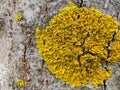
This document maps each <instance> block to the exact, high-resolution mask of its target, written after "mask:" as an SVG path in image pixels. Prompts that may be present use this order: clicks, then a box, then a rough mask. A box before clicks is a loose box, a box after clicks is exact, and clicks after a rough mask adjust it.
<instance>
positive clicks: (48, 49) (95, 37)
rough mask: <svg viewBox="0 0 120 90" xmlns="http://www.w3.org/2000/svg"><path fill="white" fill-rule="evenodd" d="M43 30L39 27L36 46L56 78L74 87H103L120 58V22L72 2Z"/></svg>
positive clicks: (94, 9)
mask: <svg viewBox="0 0 120 90" xmlns="http://www.w3.org/2000/svg"><path fill="white" fill-rule="evenodd" d="M68 4H69V6H68V7H65V8H63V9H61V10H60V12H59V13H58V14H57V15H56V16H54V17H53V18H52V19H51V21H50V23H49V25H48V26H47V27H45V28H44V29H43V30H40V29H39V27H36V43H37V45H36V47H37V48H38V50H39V53H40V56H42V57H43V58H44V61H45V62H46V63H47V65H48V69H49V70H50V71H51V73H53V74H54V75H55V76H56V78H59V79H61V80H63V81H64V82H65V83H66V84H71V85H72V86H74V87H79V86H84V85H86V84H88V83H90V82H92V84H93V86H97V85H99V84H102V83H103V81H104V80H107V79H108V78H109V77H110V76H111V74H112V72H111V69H110V67H109V63H114V62H116V61H118V60H119V59H120V31H119V30H118V22H117V20H114V19H113V18H112V16H110V15H104V14H103V13H101V12H100V11H99V10H98V9H96V8H91V9H87V8H86V7H81V8H78V7H77V6H75V5H74V4H73V3H71V2H69V3H68Z"/></svg>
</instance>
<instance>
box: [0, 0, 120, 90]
mask: <svg viewBox="0 0 120 90" xmlns="http://www.w3.org/2000/svg"><path fill="white" fill-rule="evenodd" d="M67 1H68V0H0V47H1V49H0V90H120V61H119V62H117V63H116V64H114V65H111V67H112V70H113V75H112V76H111V78H109V79H108V80H107V81H105V82H104V84H103V85H102V86H99V87H97V88H93V87H92V86H91V85H86V86H85V87H79V88H73V87H72V86H71V85H65V83H64V82H62V81H61V80H59V79H56V78H55V77H54V75H52V74H51V73H50V72H49V70H48V69H47V65H46V64H45V63H44V61H43V59H42V57H40V56H39V53H38V50H37V49H36V47H35V44H36V43H35V27H36V26H40V27H41V28H44V27H45V26H46V25H48V21H49V20H50V18H52V16H53V15H55V14H56V13H58V12H59V10H60V9H61V8H63V7H65V6H66V5H67ZM80 1H81V0H73V2H75V3H76V4H77V5H78V6H79V5H80ZM83 1H84V2H83V6H86V7H88V8H90V7H96V8H98V9H100V10H101V12H102V13H104V14H111V15H112V16H113V17H114V18H115V19H117V20H118V21H120V0H83ZM18 12H22V13H23V18H22V20H20V21H16V20H15V16H16V15H17V13H18ZM20 78H21V79H23V80H24V82H25V85H24V87H19V86H18V85H17V80H18V79H20Z"/></svg>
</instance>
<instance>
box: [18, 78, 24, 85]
mask: <svg viewBox="0 0 120 90" xmlns="http://www.w3.org/2000/svg"><path fill="white" fill-rule="evenodd" d="M17 85H18V86H20V87H23V86H24V80H23V79H18V80H17Z"/></svg>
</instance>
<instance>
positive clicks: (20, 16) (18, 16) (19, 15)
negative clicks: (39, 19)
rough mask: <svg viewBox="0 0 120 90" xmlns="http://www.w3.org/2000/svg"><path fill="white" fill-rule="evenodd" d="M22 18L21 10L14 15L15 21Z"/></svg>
mask: <svg viewBox="0 0 120 90" xmlns="http://www.w3.org/2000/svg"><path fill="white" fill-rule="evenodd" d="M22 18H23V15H22V12H18V14H17V16H15V19H16V20H17V21H20V20H21V19H22Z"/></svg>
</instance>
